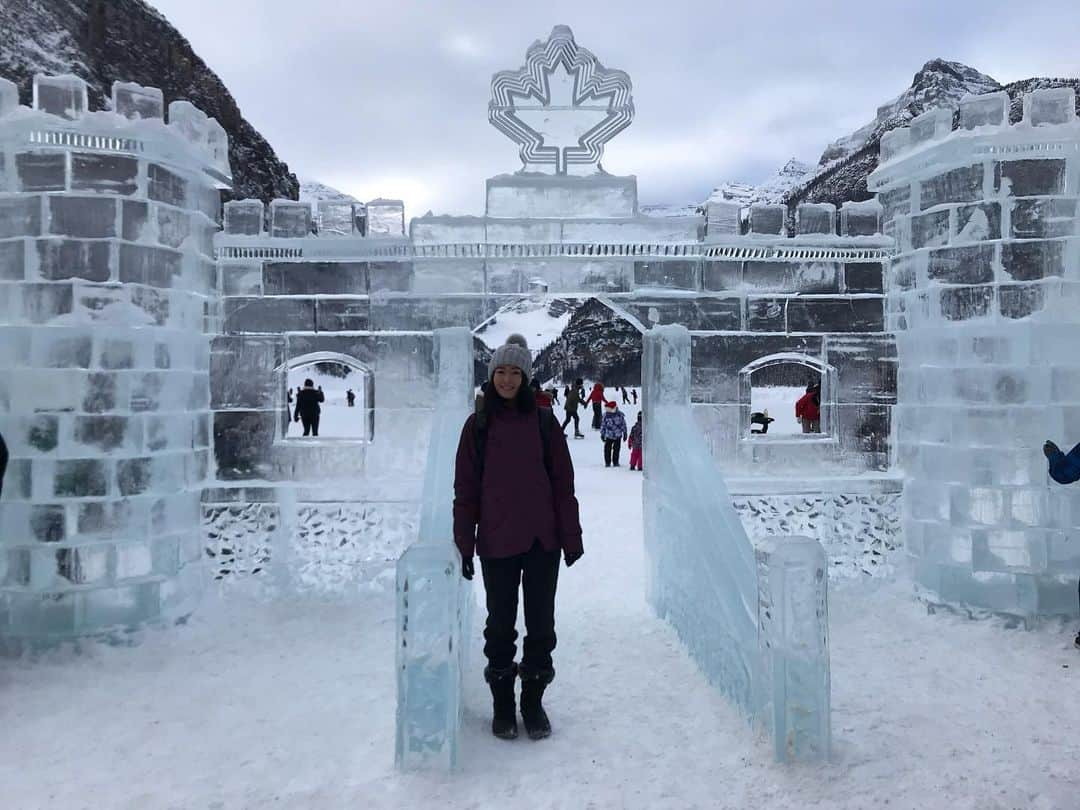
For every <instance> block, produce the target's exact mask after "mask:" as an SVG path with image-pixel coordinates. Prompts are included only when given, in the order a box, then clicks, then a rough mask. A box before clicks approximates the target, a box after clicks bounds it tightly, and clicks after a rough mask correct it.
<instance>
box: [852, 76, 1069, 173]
mask: <svg viewBox="0 0 1080 810" xmlns="http://www.w3.org/2000/svg"><path fill="white" fill-rule="evenodd" d="M1009 105H1010V100H1009V95H1008V93H1005V92H1004V91H1002V92H997V93H985V94H983V95H977V96H973V95H968V96H964V98H962V99H961V100H960V105H959V109H958V110H957V111H956V113H955V114H954V112H953V111H952V110H951V109H948V108H934V109H932V110H927V111H926V112H924V113H923V114H922V115H919V116H917V117H916V118H914V119H913V120H912V121H911V124H910V126H906V127H898V128H896V129H893V130H890V131H888V132H886V133H885V134H883V135H882V136H881V157H880V163H879V165H878V168H877V169H876V170H875V171H874V172H873V173H871V175H870V177H869V178H868V179H867V187H868V188H869V189H870V191H881V190H884V189H886V188H888V187H889V186H891V185H893V184H894V183H896V182H897V181H898V180H899V179H901V178H904V177H914V176H917V175H923V174H933V173H934V169H935V167H937V166H940V165H945V164H948V163H952V162H955V161H957V160H962V159H972V160H977V159H981V158H982V157H985V156H991V155H1009V154H1016V155H1020V154H1027V155H1031V156H1037V155H1045V154H1051V153H1054V152H1059V153H1060V152H1068V151H1075V148H1076V147H1075V142H1076V141H1077V140H1078V138H1080V120H1078V119H1077V116H1076V91H1075V90H1074V89H1073V88H1071V87H1051V88H1041V89H1037V90H1032V91H1031V92H1030V93H1027V94H1026V95H1025V96H1024V100H1023V118H1022V119H1021V120H1020V121H1018V122H1016V123H1015V124H1010V123H1009ZM954 123H955V128H954Z"/></svg>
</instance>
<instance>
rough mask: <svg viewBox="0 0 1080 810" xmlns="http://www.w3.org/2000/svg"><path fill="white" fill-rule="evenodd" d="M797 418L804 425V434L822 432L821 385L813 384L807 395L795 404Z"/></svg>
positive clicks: (809, 387)
mask: <svg viewBox="0 0 1080 810" xmlns="http://www.w3.org/2000/svg"><path fill="white" fill-rule="evenodd" d="M795 418H796V419H798V420H799V422H801V423H802V432H803V433H820V432H821V385H820V384H819V383H811V384H810V385H808V386H806V393H805V394H803V395H802V396H801V397H799V401H798V402H796V403H795Z"/></svg>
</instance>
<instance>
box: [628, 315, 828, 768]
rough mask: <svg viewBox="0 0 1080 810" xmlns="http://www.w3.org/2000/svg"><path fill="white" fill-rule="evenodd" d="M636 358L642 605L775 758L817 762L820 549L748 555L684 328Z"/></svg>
mask: <svg viewBox="0 0 1080 810" xmlns="http://www.w3.org/2000/svg"><path fill="white" fill-rule="evenodd" d="M643 363H644V369H643V384H644V391H645V402H644V413H645V436H646V439H645V442H644V444H645V447H646V453H647V456H648V458H647V459H646V464H645V489H644V493H643V497H644V507H645V509H644V512H645V547H646V554H647V588H648V598H649V601H650V603H651V604H652V606H653V608H654V609H655V610H656V612H657V614H658V615H659V616H661V617H663V618H665V619H667V620H668V621H669V622H670V623H671V624H672V625H673V626H674V628H675V630H676V632H677V633H678V634H679V636H680V638H682V640H683V642H684V643H685V644H686V646H687V648H688V650H689V652H690V654H691V655H692V656H693V657H694V658H695V660H696V661H697V662H698V664H699V666H700V667H701V668H702V670H703V672H704V673H705V675H706V677H707V678H708V679H709V680H710V681H711V682H712V683H713V684H715V685H716V686H717V687H718V688H719V689H720V690H721V691H722V692H723V693H724V694H725V695H727V696H728V697H729V698H730V699H731V700H732V701H733V702H734V703H735V704H736V705H737V706H738V707H739V708H740V709H741V710H742V711H743V712H744V713H745V714H746V715H747V717H749V718H750V719H751V720H753V721H754V722H758V723H763V724H764V725H765V726H766V728H768V729H769V730H770V731H771V733H772V734H773V736H774V740H775V742H776V754H777V757H778V758H779V759H783V760H787V759H806V760H816V759H824V758H826V757H827V756H828V753H829V728H830V714H829V712H830V708H829V707H830V699H829V675H828V673H829V657H828V634H827V621H828V616H827V600H826V587H827V580H826V577H825V564H824V560H825V556H824V551H823V550H822V548H821V545H820V543H818V542H817V541H815V540H808V539H806V538H796V539H792V540H788V539H786V538H773V539H772V541H771V543H769V544H767V545H763V546H762V547H761V549H760V550H758V551H755V548H754V546H753V545H752V544H751V542H750V539H749V538H748V537H747V534H746V531H745V529H744V528H743V525H742V522H741V521H740V518H739V516H738V514H737V513H736V512H735V509H734V506H733V505H732V502H731V497H730V496H729V495H728V492H727V487H726V485H725V483H724V480H723V476H722V475H721V474H720V470H719V467H718V466H717V464H716V461H715V460H714V458H713V456H712V455H711V454H710V452H709V451H708V449H707V444H706V442H705V441H704V440H703V437H702V435H701V432H700V429H699V428H698V426H697V423H696V422H695V420H694V418H693V416H692V414H691V411H690V333H689V332H688V331H687V330H686V329H685V328H684V327H681V326H659V327H655V328H653V329H652V330H650V331H649V332H647V333H646V334H645V341H644V357H643ZM789 544H790V547H789Z"/></svg>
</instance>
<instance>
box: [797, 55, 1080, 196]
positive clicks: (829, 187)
mask: <svg viewBox="0 0 1080 810" xmlns="http://www.w3.org/2000/svg"><path fill="white" fill-rule="evenodd" d="M1066 85H1067V86H1071V87H1078V88H1080V80H1077V79H1052V78H1034V79H1025V80H1023V81H1018V82H1013V83H1011V84H1007V85H1002V84H1000V83H998V82H997V81H996V80H995V79H993V78H991V77H990V76H987V75H986V74H984V73H980V72H979V71H977V70H975V69H974V68H971V67H968V66H967V65H963V64H961V63H959V62H947V61H945V60H944V59H934V60H931V61H929V62H927V63H926V64H925V65H923V67H922V68H921V69H920V70H919V72H918V73H916V74H915V77H914V78H913V79H912V82H911V86H910V87H909V88H908V89H906V90H905V91H904V92H903V93H901V94H900V95H899V96H897V97H896V98H894V99H893V100H892V101H889V102H887V103H885V104H882V105H881V106H880V107H878V110H877V115H875V116H874V120H872V121H870V122H869V123H867V124H866V125H864V126H862V127H860V128H859V129H857V130H856V131H855V132H853V133H851V134H850V135H848V136H846V137H843V138H840V139H839V140H837V141H834V142H833V143H831V144H829V146H828V147H826V149H825V151H824V153H823V154H822V156H821V160H820V162H819V163H818V166H817V168H816V169H815V170H814V171H813V172H812V173H811V174H810V175H808V176H807V177H805V178H804V179H802V180H801V181H800V182H799V183H797V184H795V185H794V186H793V187H792V188H791V189H790V190H789V191H788V192H787V193H786V194H785V195H784V202H787V203H790V204H792V205H797V204H798V203H801V202H831V203H833V204H835V205H837V206H839V205H840V204H841V203H843V202H845V201H846V200H866V199H869V198H870V194H869V192H868V191H867V189H866V178H867V176H868V175H869V174H870V173H871V172H872V171H874V169H876V168H877V165H878V150H879V146H880V142H881V136H882V134H883V133H885V132H888V131H889V130H891V129H895V128H896V127H902V126H906V125H907V124H909V123H910V122H911V119H913V118H915V117H916V116H917V115H920V114H922V113H924V112H926V111H927V110H929V109H932V108H934V107H950V108H952V109H953V110H955V109H957V107H958V106H959V103H960V99H961V98H963V96H965V95H967V94H969V93H970V94H972V95H981V94H983V93H992V92H996V91H999V90H1004V91H1005V92H1007V93H1008V94H1009V97H1010V99H1011V100H1012V105H1011V108H1010V114H1009V118H1010V120H1011V121H1014V122H1015V121H1019V120H1020V118H1021V117H1022V113H1023V96H1024V94H1025V93H1028V92H1030V91H1031V90H1033V89H1035V88H1040V87H1062V86H1066ZM1077 96H1078V110H1080V91H1078V93H1077Z"/></svg>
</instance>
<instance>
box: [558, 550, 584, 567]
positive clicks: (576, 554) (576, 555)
mask: <svg viewBox="0 0 1080 810" xmlns="http://www.w3.org/2000/svg"><path fill="white" fill-rule="evenodd" d="M584 553H585V552H584V551H563V559H565V560H566V567H567V568H569V567H570V566H571V565H573V564H574V563H576V562H577V561H578V560H580V559H581V555H582V554H584Z"/></svg>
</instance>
